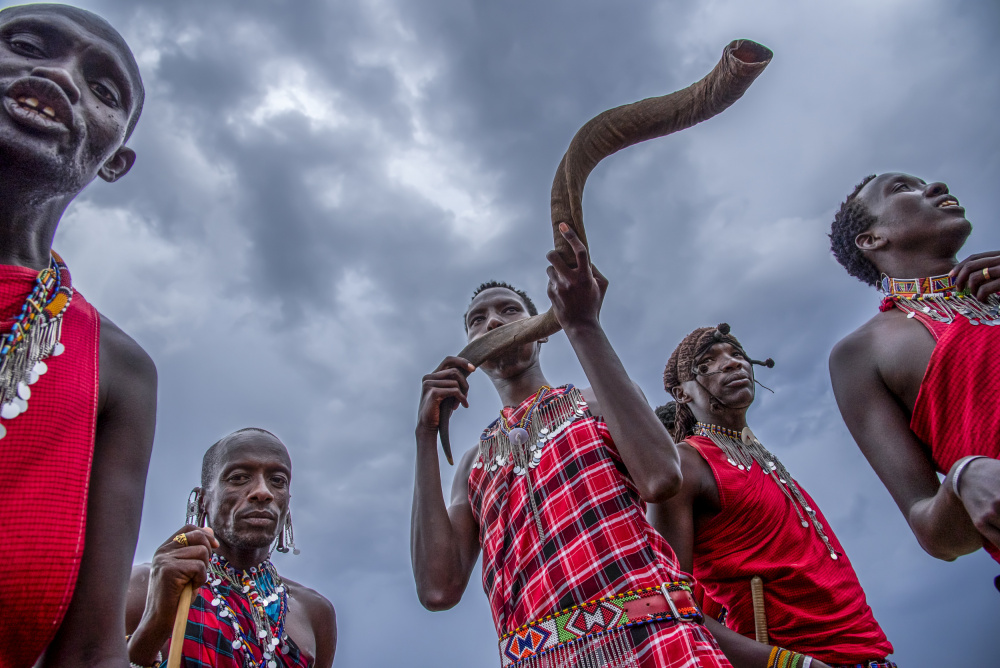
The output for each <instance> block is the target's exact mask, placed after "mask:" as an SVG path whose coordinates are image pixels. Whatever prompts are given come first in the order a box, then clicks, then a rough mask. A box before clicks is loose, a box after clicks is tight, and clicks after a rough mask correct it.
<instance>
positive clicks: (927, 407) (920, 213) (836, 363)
mask: <svg viewBox="0 0 1000 668" xmlns="http://www.w3.org/2000/svg"><path fill="white" fill-rule="evenodd" d="M971 231H972V225H971V224H970V223H969V221H968V219H967V218H966V217H965V209H964V208H963V207H961V206H960V205H959V203H958V200H957V199H956V198H955V197H954V196H953V195H951V194H950V193H949V192H948V187H947V186H946V185H945V184H943V183H939V182H938V183H927V182H925V181H923V180H922V179H919V178H916V177H914V176H910V175H908V174H899V173H887V174H881V175H879V176H869V177H868V178H866V179H864V180H863V181H862V182H861V183H860V184H858V186H857V187H856V188H855V189H854V191H853V192H852V193H851V194H850V196H848V198H847V199H846V200H845V201H844V203H843V204H842V205H841V207H840V210H839V211H838V212H837V214H836V217H835V218H834V222H833V226H832V229H831V234H830V240H831V246H832V250H833V253H834V255H835V256H836V258H837V260H838V261H839V262H840V263H841V264H842V265H843V266H844V267H845V268H846V269H847V271H848V273H850V274H851V275H852V276H855V277H856V278H858V279H860V280H862V281H863V282H865V283H868V284H869V285H872V286H875V287H878V288H880V289H881V290H882V291H883V292H885V293H886V296H885V298H884V300H883V302H882V306H881V308H880V309H879V313H876V314H875V315H874V317H872V319H871V320H869V321H868V322H867V323H865V324H864V325H862V326H861V327H859V328H858V329H857V330H855V331H854V332H852V333H851V334H849V335H848V336H846V337H845V338H844V339H843V340H841V341H840V342H839V343H838V344H837V345H836V346H835V347H834V349H833V352H832V353H831V355H830V377H831V379H832V381H833V390H834V394H835V395H836V397H837V404H838V405H839V407H840V412H841V415H843V417H844V421H845V422H846V423H847V426H848V428H849V429H850V431H851V434H852V435H853V436H854V438H855V440H856V441H857V443H858V446H859V447H860V448H861V451H862V452H863V453H864V455H865V457H866V458H867V459H868V461H869V463H871V465H872V467H873V468H874V469H875V472H876V473H877V474H878V476H879V478H880V479H881V480H882V482H883V483H884V484H885V486H886V487H887V488H888V490H889V493H890V494H891V495H892V497H893V499H894V500H895V501H896V504H897V505H898V506H899V508H900V510H901V511H902V512H903V516H904V517H906V520H907V522H908V523H909V525H910V528H911V529H912V530H913V533H914V535H915V536H916V538H917V541H918V542H919V543H920V545H921V547H923V548H924V550H926V551H927V552H928V553H929V554H931V555H933V556H935V557H938V558H939V559H945V560H952V559H955V558H956V557H959V556H961V555H963V554H968V553H969V552H973V551H975V550H977V549H979V548H980V547H985V548H986V549H987V551H989V553H990V554H991V555H992V556H993V558H994V559H996V560H997V561H1000V461H998V459H1000V410H997V408H996V397H997V393H998V390H1000V387H998V385H997V382H998V381H997V379H998V378H1000V373H998V371H1000V368H998V364H1000V363H998V361H997V360H998V358H997V354H996V351H997V349H998V347H1000V328H996V325H998V324H1000V314H998V306H1000V300H998V299H997V295H996V293H997V291H998V290H1000V252H989V253H980V254H977V255H972V256H970V257H968V258H967V259H965V260H963V261H962V262H958V261H957V259H956V257H957V255H958V252H959V251H960V250H961V248H962V246H963V245H964V244H965V241H966V239H967V238H968V237H969V234H970V233H971ZM938 473H940V474H944V475H945V479H944V481H943V482H941V481H939V479H938V475H937V474H938ZM997 584H998V586H1000V579H998V583H997Z"/></svg>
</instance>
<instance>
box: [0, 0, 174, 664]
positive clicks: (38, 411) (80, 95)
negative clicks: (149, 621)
mask: <svg viewBox="0 0 1000 668" xmlns="http://www.w3.org/2000/svg"><path fill="white" fill-rule="evenodd" d="M142 101H143V87H142V80H141V79H140V77H139V70H138V68H137V67H136V63H135V59H134V58H133V57H132V53H131V51H130V50H129V48H128V46H127V45H126V44H125V42H124V40H123V39H122V38H121V36H120V35H119V34H118V33H117V32H116V31H115V29H114V28H112V27H111V26H110V25H108V23H107V22H106V21H105V20H104V19H102V18H100V17H99V16H96V15H94V14H91V13H90V12H86V11H83V10H80V9H76V8H74V7H67V6H64V5H46V4H39V5H26V6H20V7H11V8H8V9H5V10H3V11H0V335H2V336H3V340H2V343H0V449H2V451H3V453H4V476H3V482H2V483H0V491H2V494H3V498H4V503H3V504H2V505H0V527H3V532H4V558H3V560H2V561H0V610H2V611H3V613H2V614H3V619H4V623H3V633H0V656H2V657H3V659H2V661H3V663H4V665H7V666H32V665H34V664H35V663H36V661H38V660H39V656H40V655H42V654H43V653H44V656H43V658H42V659H41V660H40V664H41V665H44V666H50V665H51V666H61V667H65V666H84V665H86V666H97V665H101V666H104V665H112V664H114V665H122V662H123V660H124V656H125V644H124V642H123V639H122V638H121V637H120V636H119V635H118V634H113V633H108V629H110V628H114V627H115V626H117V625H118V624H120V620H121V615H122V611H123V609H124V603H125V592H126V585H127V582H128V573H129V569H130V567H131V562H132V556H133V554H134V551H135V541H136V536H137V534H138V531H139V517H140V513H141V509H142V496H143V490H144V486H145V481H146V468H147V466H148V463H149V453H150V448H151V446H152V441H153V426H154V423H155V411H156V370H155V368H154V367H153V363H152V361H151V360H150V359H149V357H148V356H147V355H146V353H145V352H143V350H142V349H141V348H140V347H139V346H138V345H137V344H136V343H135V342H134V341H132V339H130V338H129V337H128V336H127V335H126V334H125V333H124V332H122V331H121V330H120V329H118V327H116V326H115V325H114V324H113V323H112V322H110V321H109V320H108V319H107V318H105V317H103V316H101V315H100V314H99V313H98V312H97V311H96V310H95V309H94V307H93V306H91V305H90V304H88V303H87V301H86V300H85V299H84V298H83V296H82V295H80V294H79V293H78V292H76V291H75V290H74V288H73V286H72V281H71V278H70V274H69V271H68V270H67V268H66V265H65V264H64V263H63V262H62V260H61V258H59V256H58V255H56V254H55V253H54V252H53V251H52V249H51V245H52V238H53V235H54V234H55V232H56V227H57V226H58V225H59V221H60V219H61V217H62V215H63V212H64V211H65V210H66V207H67V206H69V204H70V202H71V201H73V198H74V197H76V196H77V194H79V193H80V191H81V190H82V189H83V188H84V187H85V186H86V185H87V184H88V183H90V182H91V181H93V180H94V178H95V177H98V176H99V177H100V178H102V179H103V180H105V181H108V182H114V181H117V180H118V179H119V178H121V177H122V176H123V175H125V174H126V173H127V172H128V171H129V169H130V168H131V166H132V163H133V161H134V160H135V153H134V152H133V151H132V149H130V148H128V147H127V146H125V142H126V140H127V139H128V136H129V134H130V133H131V131H132V128H133V127H134V126H135V123H136V121H137V120H138V118H139V111H140V109H141V107H142ZM14 620H16V622H15V621H14Z"/></svg>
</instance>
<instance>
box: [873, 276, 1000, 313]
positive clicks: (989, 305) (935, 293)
mask: <svg viewBox="0 0 1000 668" xmlns="http://www.w3.org/2000/svg"><path fill="white" fill-rule="evenodd" d="M879 289H880V290H881V291H882V292H884V293H886V297H885V299H883V300H882V305H881V306H880V307H879V310H880V311H888V310H889V309H890V308H892V307H893V306H896V307H897V308H899V310H900V311H903V312H904V313H906V317H907V318H913V317H915V316H916V315H917V314H918V313H920V314H923V315H924V316H926V317H928V318H930V319H931V320H936V321H937V322H943V323H951V322H953V321H954V320H955V317H956V316H959V315H961V316H964V317H965V318H967V319H968V320H969V323H970V324H973V325H979V324H983V325H1000V297H997V295H995V294H993V295H990V296H989V297H987V299H986V301H985V302H981V301H979V300H978V299H976V298H975V297H974V296H973V295H972V294H971V293H970V292H969V291H968V290H962V291H961V292H960V291H958V290H956V289H955V280H954V279H953V278H952V277H951V276H950V275H949V274H942V275H941V276H929V277H927V278H892V277H891V276H886V275H885V274H882V281H881V283H880V286H879Z"/></svg>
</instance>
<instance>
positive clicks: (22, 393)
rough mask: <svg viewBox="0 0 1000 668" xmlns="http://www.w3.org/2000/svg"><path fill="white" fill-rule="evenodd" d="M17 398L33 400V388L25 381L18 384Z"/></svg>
mask: <svg viewBox="0 0 1000 668" xmlns="http://www.w3.org/2000/svg"><path fill="white" fill-rule="evenodd" d="M17 396H19V397H21V398H22V399H24V400H25V401H27V400H28V399H30V398H31V388H30V387H28V384H27V383H26V382H24V381H23V380H22V381H21V382H20V383H18V384H17Z"/></svg>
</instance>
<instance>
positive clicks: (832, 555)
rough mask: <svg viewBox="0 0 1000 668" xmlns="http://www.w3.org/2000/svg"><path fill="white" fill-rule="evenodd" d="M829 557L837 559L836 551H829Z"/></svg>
mask: <svg viewBox="0 0 1000 668" xmlns="http://www.w3.org/2000/svg"><path fill="white" fill-rule="evenodd" d="M830 558H831V559H833V560H834V561H836V560H837V553H836V552H831V553H830Z"/></svg>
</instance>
